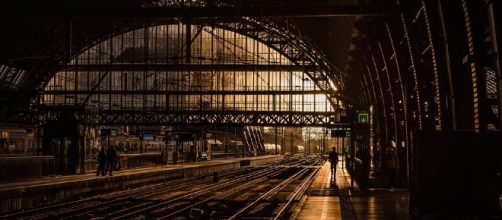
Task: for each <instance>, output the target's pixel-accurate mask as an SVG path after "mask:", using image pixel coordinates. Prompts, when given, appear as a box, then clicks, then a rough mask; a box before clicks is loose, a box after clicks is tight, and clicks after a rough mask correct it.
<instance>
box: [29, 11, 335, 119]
mask: <svg viewBox="0 0 502 220" xmlns="http://www.w3.org/2000/svg"><path fill="white" fill-rule="evenodd" d="M260 30H261V31H260ZM263 30H267V31H263ZM307 49H309V48H307V46H306V45H305V44H304V43H303V42H301V40H300V39H298V38H292V37H290V36H289V35H286V34H282V36H281V31H280V30H279V29H274V28H273V27H267V24H264V23H259V22H258V21H252V20H250V19H243V20H241V21H240V22H235V23H214V22H211V23H208V22H207V21H206V22H190V23H189V24H183V23H177V24H165V25H156V26H149V27H143V28H139V29H136V30H132V31H129V32H126V33H123V34H119V35H116V36H113V37H112V38H110V39H107V40H104V41H102V42H100V43H98V44H96V45H94V46H92V47H90V48H88V49H86V50H85V51H84V52H83V53H82V54H80V55H78V56H76V57H75V58H74V59H72V60H71V61H70V62H69V63H68V65H66V67H65V68H64V69H62V70H61V71H59V72H58V73H56V75H55V76H54V77H53V78H52V79H51V80H50V81H49V83H48V84H47V86H46V87H45V89H44V91H43V93H42V95H41V99H40V101H39V104H40V106H41V108H40V109H43V107H44V106H45V107H55V106H82V107H87V108H88V107H91V108H93V109H96V110H97V111H99V122H100V123H102V124H134V123H141V124H158V123H161V124H170V123H173V124H175V123H194V122H198V123H201V122H204V123H213V124H214V123H216V124H224V123H236V124H256V125H274V124H277V125H320V126H332V125H335V124H337V123H338V122H339V115H336V112H338V111H337V108H338V106H339V105H341V100H339V99H338V96H337V94H336V87H335V83H334V82H335V80H336V79H335V78H333V77H330V76H329V74H328V71H330V69H329V64H327V63H325V62H324V61H322V59H320V58H319V57H318V55H316V54H313V53H311V52H310V51H306V50H307ZM332 76H334V74H333V75H332ZM51 109H53V110H54V109H57V108H51ZM51 114H52V115H54V113H51Z"/></svg>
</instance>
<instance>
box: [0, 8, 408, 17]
mask: <svg viewBox="0 0 502 220" xmlns="http://www.w3.org/2000/svg"><path fill="white" fill-rule="evenodd" d="M397 12H398V9H397V7H395V6H376V5H355V6H349V5H343V6H342V5H338V6H334V5H302V6H300V5H288V6H248V5H244V6H204V7H201V6H186V7H120V6H117V7H112V6H109V7H87V8H78V7H75V8H65V7H43V8H40V7H37V8H31V7H13V8H5V9H4V10H3V11H2V13H0V16H2V17H66V18H81V17H91V18H94V17H106V18H108V19H109V18H110V17H129V18H130V17H160V18H166V17H192V18H196V17H338V16H385V15H390V14H395V13H397Z"/></svg>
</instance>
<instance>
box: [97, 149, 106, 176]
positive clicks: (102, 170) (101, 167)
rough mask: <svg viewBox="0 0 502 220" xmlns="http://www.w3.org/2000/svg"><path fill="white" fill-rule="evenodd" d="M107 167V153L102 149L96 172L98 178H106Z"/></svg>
mask: <svg viewBox="0 0 502 220" xmlns="http://www.w3.org/2000/svg"><path fill="white" fill-rule="evenodd" d="M105 166H106V153H105V148H104V147H101V150H99V153H98V170H97V172H96V176H99V175H101V176H104V175H105Z"/></svg>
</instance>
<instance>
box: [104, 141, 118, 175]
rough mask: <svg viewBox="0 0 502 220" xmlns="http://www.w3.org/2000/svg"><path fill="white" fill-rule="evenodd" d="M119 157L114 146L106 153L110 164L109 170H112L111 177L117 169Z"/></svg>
mask: <svg viewBox="0 0 502 220" xmlns="http://www.w3.org/2000/svg"><path fill="white" fill-rule="evenodd" d="M116 157H117V152H115V150H114V149H113V146H110V147H109V148H108V151H107V152H106V158H107V163H108V169H110V176H112V171H113V169H114V168H115V158H116Z"/></svg>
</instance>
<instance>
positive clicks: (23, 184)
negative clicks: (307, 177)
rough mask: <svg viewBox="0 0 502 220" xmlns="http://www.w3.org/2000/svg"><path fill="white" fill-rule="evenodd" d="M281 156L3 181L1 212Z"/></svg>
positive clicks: (219, 169)
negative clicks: (103, 173)
mask: <svg viewBox="0 0 502 220" xmlns="http://www.w3.org/2000/svg"><path fill="white" fill-rule="evenodd" d="M282 158H283V156H281V155H267V156H256V157H243V158H233V159H220V160H210V161H201V162H193V163H183V164H177V165H163V166H156V167H148V168H138V169H128V170H122V171H114V172H113V176H108V175H107V176H96V173H94V172H93V173H86V174H80V175H69V176H53V177H43V178H38V179H31V180H23V181H0V215H2V214H6V213H9V212H13V211H16V210H21V209H28V208H34V207H38V206H41V205H47V204H52V203H57V202H62V201H68V200H73V199H78V198H82V197H86V196H93V195H98V194H100V193H105V192H113V191H116V190H124V189H128V188H133V187H138V186H143V185H147V184H154V183H158V182H162V181H166V180H172V179H179V178H187V177H193V176H198V175H204V174H209V173H213V172H221V171H226V170H232V169H238V168H240V167H242V166H256V165H262V164H265V163H269V162H273V161H277V160H281V159H282Z"/></svg>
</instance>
